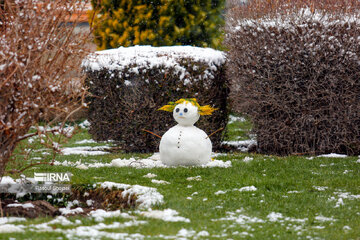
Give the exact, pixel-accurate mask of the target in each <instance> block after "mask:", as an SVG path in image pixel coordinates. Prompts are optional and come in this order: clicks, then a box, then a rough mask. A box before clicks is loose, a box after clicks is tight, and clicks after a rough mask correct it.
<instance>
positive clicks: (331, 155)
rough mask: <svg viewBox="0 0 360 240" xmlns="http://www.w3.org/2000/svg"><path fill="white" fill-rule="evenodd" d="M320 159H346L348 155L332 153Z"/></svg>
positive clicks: (323, 155)
mask: <svg viewBox="0 0 360 240" xmlns="http://www.w3.org/2000/svg"><path fill="white" fill-rule="evenodd" d="M318 157H326V158H346V157H347V155H345V154H338V153H330V154H322V155H319V156H318Z"/></svg>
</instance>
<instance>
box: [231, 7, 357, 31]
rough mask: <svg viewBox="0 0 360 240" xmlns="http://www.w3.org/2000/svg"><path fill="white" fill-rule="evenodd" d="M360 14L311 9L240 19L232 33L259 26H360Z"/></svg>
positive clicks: (233, 22)
mask: <svg viewBox="0 0 360 240" xmlns="http://www.w3.org/2000/svg"><path fill="white" fill-rule="evenodd" d="M359 17H360V12H358V13H352V14H332V13H328V12H325V11H321V10H315V11H312V10H311V9H310V8H302V9H299V10H298V11H294V12H291V13H288V14H284V13H280V14H277V15H275V16H265V17H262V18H260V19H247V18H244V19H239V20H237V21H234V19H233V21H230V22H232V24H231V26H230V30H231V31H235V32H236V31H239V30H241V29H242V28H243V27H246V26H249V27H257V26H259V25H261V26H263V27H266V28H270V27H271V28H277V29H291V28H294V27H295V26H297V27H302V26H303V25H305V26H307V22H318V23H321V24H322V25H324V26H331V25H333V24H344V23H349V24H350V23H355V24H360V18H359ZM257 30H258V31H260V32H261V31H263V29H257Z"/></svg>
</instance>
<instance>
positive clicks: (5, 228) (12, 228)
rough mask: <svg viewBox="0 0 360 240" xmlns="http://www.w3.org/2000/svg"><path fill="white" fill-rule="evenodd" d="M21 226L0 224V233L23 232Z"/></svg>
mask: <svg viewBox="0 0 360 240" xmlns="http://www.w3.org/2000/svg"><path fill="white" fill-rule="evenodd" d="M23 231H24V230H23V226H19V225H14V224H4V225H0V233H11V232H23Z"/></svg>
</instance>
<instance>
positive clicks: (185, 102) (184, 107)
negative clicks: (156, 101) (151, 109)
mask: <svg viewBox="0 0 360 240" xmlns="http://www.w3.org/2000/svg"><path fill="white" fill-rule="evenodd" d="M159 110H163V111H168V112H173V116H174V119H175V121H176V122H177V123H178V124H179V125H181V126H192V125H194V123H196V122H197V120H199V118H200V115H211V113H212V112H213V111H215V110H216V109H215V108H212V107H210V106H209V105H206V106H200V105H199V103H198V102H197V101H196V99H195V98H182V99H180V100H178V101H176V102H169V105H165V106H163V107H161V108H159Z"/></svg>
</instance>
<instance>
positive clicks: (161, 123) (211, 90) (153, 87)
mask: <svg viewBox="0 0 360 240" xmlns="http://www.w3.org/2000/svg"><path fill="white" fill-rule="evenodd" d="M224 64H225V56H224V54H223V53H222V52H220V51H215V50H213V49H202V48H195V47H180V46H178V47H159V48H155V47H149V46H143V47H139V46H138V47H130V48H119V49H114V50H106V51H100V52H97V53H96V54H95V55H93V56H92V57H91V56H90V57H89V58H88V60H86V61H85V62H84V67H85V70H86V72H87V85H88V87H89V91H90V93H91V94H92V96H91V97H89V99H88V100H89V101H90V105H89V116H88V119H89V121H90V123H91V126H90V130H89V131H90V133H91V134H92V136H93V138H94V139H96V140H110V139H111V140H115V141H117V143H118V145H119V147H120V148H121V149H123V150H125V151H131V152H133V151H134V152H154V151H158V145H159V142H160V139H159V138H157V137H155V136H153V135H151V134H149V133H147V132H145V131H143V130H144V129H145V130H148V131H152V132H154V133H156V134H158V135H160V136H161V135H162V134H164V133H165V131H167V130H168V129H169V128H170V127H172V126H174V125H175V124H176V122H175V120H174V119H173V117H172V113H169V112H164V111H157V109H158V108H160V107H162V106H163V105H166V104H167V103H168V102H169V101H176V100H178V99H180V98H193V97H195V98H197V100H198V102H199V103H200V104H201V105H207V104H209V105H211V106H213V107H215V108H219V110H217V111H215V112H214V113H213V114H212V115H211V116H201V118H200V120H199V121H198V122H197V123H196V125H197V126H198V127H199V128H201V129H203V130H204V131H205V132H207V133H208V134H210V133H212V132H214V131H216V130H217V129H219V128H225V127H226V124H227V121H228V105H227V104H228V102H227V99H228V93H229V91H228V84H227V80H226V78H225V69H224ZM223 135H224V133H223V132H222V131H221V132H218V133H216V134H214V135H213V136H211V140H212V142H213V147H214V149H218V148H219V147H220V144H221V142H222V139H223Z"/></svg>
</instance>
